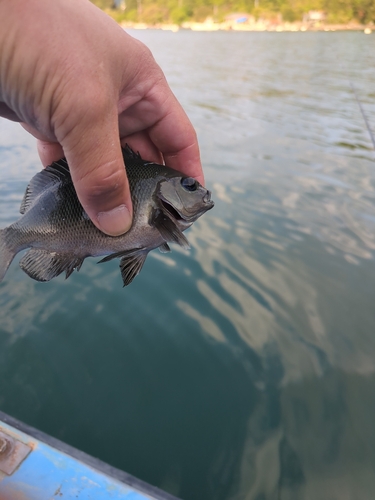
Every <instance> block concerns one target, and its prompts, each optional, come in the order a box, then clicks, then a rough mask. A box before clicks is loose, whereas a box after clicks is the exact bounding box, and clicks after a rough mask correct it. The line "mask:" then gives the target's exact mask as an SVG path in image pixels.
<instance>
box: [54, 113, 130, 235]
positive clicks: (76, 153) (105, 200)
mask: <svg viewBox="0 0 375 500" xmlns="http://www.w3.org/2000/svg"><path fill="white" fill-rule="evenodd" d="M59 142H60V143H61V145H62V147H63V150H64V154H65V156H66V159H67V161H68V164H69V166H70V171H71V175H72V180H73V184H74V187H75V189H76V192H77V196H78V199H79V201H80V202H81V205H82V206H83V208H84V209H85V211H86V213H87V215H88V216H89V217H90V219H91V220H92V222H93V223H94V224H95V226H96V227H97V228H98V229H100V230H101V231H102V232H103V233H106V234H108V235H110V236H118V235H120V234H123V233H126V232H127V231H128V230H129V229H130V226H131V223H132V202H131V197H130V190H129V183H128V179H127V176H126V172H125V165H124V160H123V156H122V151H121V145H120V138H119V131H118V117H117V113H114V116H110V117H108V118H107V120H105V119H104V120H103V116H100V119H99V118H98V120H96V119H95V117H94V119H93V120H90V121H89V122H88V121H87V120H83V123H82V122H80V123H79V124H77V125H76V126H75V127H74V128H73V129H72V131H71V132H70V133H69V134H67V135H66V136H65V137H64V139H62V140H60V141H59Z"/></svg>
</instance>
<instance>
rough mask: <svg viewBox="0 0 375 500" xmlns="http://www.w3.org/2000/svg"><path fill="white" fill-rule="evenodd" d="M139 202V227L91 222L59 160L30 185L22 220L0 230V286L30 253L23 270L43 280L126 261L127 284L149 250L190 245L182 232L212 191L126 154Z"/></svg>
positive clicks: (64, 164)
mask: <svg viewBox="0 0 375 500" xmlns="http://www.w3.org/2000/svg"><path fill="white" fill-rule="evenodd" d="M123 156H124V162H125V165H126V172H127V176H128V179H129V184H130V191H131V195H132V202H133V224H132V227H131V229H130V230H129V231H128V232H127V233H126V234H124V235H121V236H117V237H112V236H108V235H106V234H104V233H102V232H101V231H100V230H99V229H97V227H96V226H95V225H94V224H93V223H92V222H91V220H90V219H89V217H88V216H87V214H86V212H85V211H84V209H83V207H82V205H81V204H80V202H79V200H78V198H77V195H76V192H75V189H74V186H73V182H72V179H71V176H70V171H69V167H68V164H67V162H66V160H64V159H63V160H60V161H58V162H55V163H53V164H52V165H50V166H49V167H47V168H46V169H44V170H42V171H41V172H39V173H38V174H36V175H35V176H34V177H33V178H32V180H31V181H30V183H29V185H28V187H27V189H26V193H25V196H24V198H23V200H22V203H21V208H20V212H21V214H22V217H21V218H20V219H19V220H18V221H17V222H15V223H14V224H12V225H11V226H9V227H7V228H5V229H2V230H0V281H1V280H2V279H3V277H4V275H5V273H6V271H7V269H8V267H9V265H10V263H11V261H12V260H13V258H14V256H15V255H16V254H17V253H18V252H20V251H21V250H24V249H26V248H28V249H29V250H28V251H27V253H26V254H25V255H24V256H23V257H22V259H21V261H20V267H21V268H22V269H23V270H24V271H25V272H26V273H27V274H28V275H29V276H30V277H31V278H33V279H35V280H37V281H49V280H51V279H52V278H54V277H55V276H58V275H59V274H61V273H62V272H65V273H66V277H69V276H70V274H71V273H72V272H73V271H74V269H76V270H79V269H80V267H81V265H82V263H83V261H84V259H85V258H86V257H89V256H102V255H105V256H106V257H105V258H104V259H102V260H101V261H100V262H106V261H108V260H111V259H113V258H115V257H119V258H121V261H120V269H121V274H122V277H123V281H124V286H125V285H128V284H129V283H131V281H132V280H133V279H134V277H135V276H136V275H137V274H138V273H139V272H140V270H141V268H142V266H143V263H144V261H145V259H146V257H147V254H148V252H149V251H150V250H152V249H154V248H158V247H159V248H160V250H161V251H163V252H168V251H170V249H169V246H168V242H174V243H177V244H179V245H181V246H183V247H185V248H188V247H189V244H188V241H187V239H186V238H185V236H184V235H183V233H182V232H183V231H184V230H185V229H187V228H188V227H190V226H191V224H192V223H193V222H194V221H195V220H197V219H198V217H200V216H201V215H202V214H203V213H205V212H206V211H207V210H209V209H211V208H212V207H213V202H212V201H211V194H210V192H209V191H207V190H206V189H205V188H204V187H203V186H201V185H200V184H199V183H198V182H197V181H195V179H192V178H191V177H186V176H184V175H183V174H181V172H178V171H176V170H173V169H171V168H169V167H167V166H165V165H158V164H156V163H152V162H147V161H145V160H143V159H142V158H141V157H140V155H139V154H135V153H134V152H133V151H132V150H131V149H130V148H129V147H126V148H125V149H124V150H123Z"/></svg>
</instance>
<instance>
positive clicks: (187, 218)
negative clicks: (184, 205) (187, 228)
mask: <svg viewBox="0 0 375 500" xmlns="http://www.w3.org/2000/svg"><path fill="white" fill-rule="evenodd" d="M210 195H211V193H210V192H209V191H208V195H206V196H205V198H206V199H205V200H204V202H205V203H204V206H203V207H202V208H201V209H200V210H194V213H192V214H188V213H187V214H186V213H185V214H183V213H181V212H180V211H178V210H177V209H176V208H175V207H174V206H173V205H171V204H170V203H168V202H167V201H165V200H164V199H162V198H161V199H160V201H161V205H162V207H163V209H164V210H165V211H166V212H167V213H168V214H169V215H170V216H171V217H173V219H174V220H175V221H176V222H177V221H180V222H188V223H192V222H194V221H195V220H197V219H198V218H199V217H200V216H201V215H203V214H204V213H205V212H207V211H208V210H211V208H213V206H214V202H213V201H212V200H211V199H210Z"/></svg>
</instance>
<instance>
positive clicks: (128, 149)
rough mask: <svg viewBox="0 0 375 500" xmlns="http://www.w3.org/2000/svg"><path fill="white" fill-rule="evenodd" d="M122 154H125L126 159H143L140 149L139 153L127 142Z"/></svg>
mask: <svg viewBox="0 0 375 500" xmlns="http://www.w3.org/2000/svg"><path fill="white" fill-rule="evenodd" d="M122 154H123V156H124V159H125V160H126V159H129V160H142V157H141V155H140V154H139V151H138V152H137V153H136V152H135V151H133V150H132V148H131V147H130V146H129V144H125V147H124V148H122Z"/></svg>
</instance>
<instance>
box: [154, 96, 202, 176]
mask: <svg viewBox="0 0 375 500" xmlns="http://www.w3.org/2000/svg"><path fill="white" fill-rule="evenodd" d="M169 99H170V100H171V102H170V103H169V105H167V104H168V103H165V106H164V114H163V115H162V117H161V118H160V119H159V120H158V122H157V123H155V125H153V126H151V127H150V129H149V135H150V139H151V140H152V142H153V143H154V144H155V146H156V147H157V148H158V149H159V151H160V152H161V153H162V154H163V157H164V161H165V163H166V165H168V166H169V167H171V168H174V169H176V170H179V171H180V172H183V173H184V174H185V175H187V176H189V177H194V178H195V179H197V181H198V182H200V183H201V184H202V185H204V175H203V170H202V163H201V159H200V153H199V146H198V139H197V134H196V132H195V130H194V127H193V125H192V123H191V122H190V120H189V118H188V116H187V115H186V113H185V111H184V110H183V109H182V107H181V105H180V104H179V102H178V101H177V99H176V98H175V97H174V95H173V94H171V96H170V98H169Z"/></svg>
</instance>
